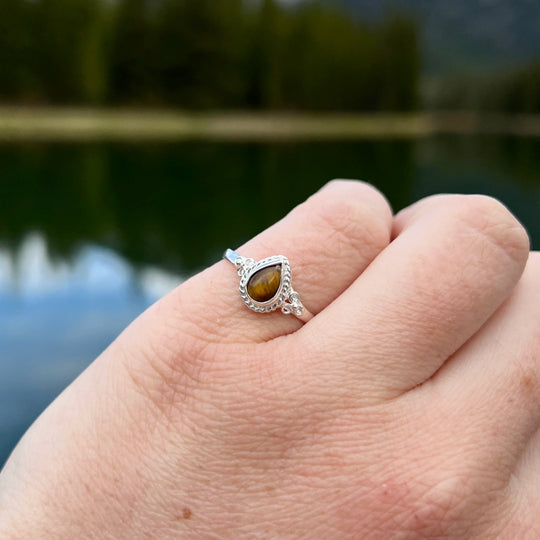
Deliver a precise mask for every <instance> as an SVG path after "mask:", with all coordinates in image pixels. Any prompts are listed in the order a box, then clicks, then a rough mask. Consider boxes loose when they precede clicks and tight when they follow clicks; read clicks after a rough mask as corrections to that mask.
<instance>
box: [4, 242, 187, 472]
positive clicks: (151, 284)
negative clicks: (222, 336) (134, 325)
mask: <svg viewBox="0 0 540 540" xmlns="http://www.w3.org/2000/svg"><path fill="white" fill-rule="evenodd" d="M181 281H182V280H181V278H180V277H179V276H176V275H173V274H170V273H168V272H165V271H163V270H160V269H158V268H141V269H137V270H135V269H134V268H133V267H132V266H131V265H130V263H129V262H128V261H126V260H125V259H123V258H122V257H120V256H119V255H117V254H116V253H114V252H113V251H111V250H110V249H104V248H101V247H98V246H91V245H88V246H86V247H84V248H82V249H80V250H79V251H78V252H77V253H76V254H75V255H74V257H73V258H72V260H70V261H65V260H53V259H51V257H50V256H49V254H48V250H47V244H46V241H45V239H44V237H43V235H41V234H39V233H33V234H30V235H28V236H27V237H26V238H25V239H24V240H23V241H22V243H21V246H20V248H19V249H17V250H16V252H15V253H12V252H8V251H7V250H5V249H4V250H0V306H1V307H0V462H2V461H3V459H4V458H5V457H6V455H7V452H8V451H9V449H10V448H11V447H12V446H13V444H14V443H15V442H16V440H17V439H18V438H19V437H20V435H21V434H22V432H23V431H24V429H25V427H26V426H27V425H28V424H29V423H31V422H32V420H33V419H34V418H35V417H36V415H37V414H39V412H40V411H41V410H42V409H43V408H44V407H45V406H46V405H47V403H48V402H49V401H50V400H51V399H52V397H53V396H55V395H56V394H58V393H59V392H60V391H61V390H62V388H63V387H65V386H66V384H68V383H69V381H71V380H72V379H73V378H75V377H76V376H77V375H78V374H79V373H80V372H81V371H82V370H83V369H84V368H85V367H86V366H87V365H88V364H89V362H90V361H91V360H92V359H93V358H94V357H96V356H97V355H98V354H99V353H100V352H101V351H102V350H103V349H104V348H105V347H106V346H107V344H108V343H109V342H110V341H112V339H114V337H115V336H116V335H117V334H118V333H119V332H120V331H121V330H122V329H123V328H124V327H125V326H126V324H127V323H128V322H129V321H130V320H132V319H133V318H134V317H136V316H137V315H138V314H139V313H140V312H141V311H143V310H144V309H145V308H146V307H147V306H148V305H150V304H151V303H152V302H154V301H155V300H156V299H157V298H159V297H161V296H163V295H164V294H166V293H167V292H168V291H169V290H171V289H172V288H173V287H175V286H176V285H178V284H179V283H180V282H181Z"/></svg>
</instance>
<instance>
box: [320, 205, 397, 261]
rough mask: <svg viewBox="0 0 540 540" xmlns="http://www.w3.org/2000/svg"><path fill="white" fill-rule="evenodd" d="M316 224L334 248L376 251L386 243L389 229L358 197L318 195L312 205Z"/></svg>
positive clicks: (388, 237)
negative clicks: (319, 196) (316, 218)
mask: <svg viewBox="0 0 540 540" xmlns="http://www.w3.org/2000/svg"><path fill="white" fill-rule="evenodd" d="M315 208H316V211H317V213H318V217H319V218H320V227H321V229H322V231H324V234H325V235H329V236H330V237H331V238H332V240H333V241H334V242H335V243H336V248H337V249H338V250H339V251H340V252H341V250H342V249H347V248H349V249H350V248H351V247H352V248H354V249H355V250H357V249H358V248H359V247H362V249H363V250H367V251H375V252H378V251H380V250H381V249H383V248H384V247H386V245H387V244H388V242H389V239H390V230H389V227H388V226H387V225H386V223H385V222H384V220H383V219H382V218H381V217H380V216H378V215H377V214H376V213H375V211H374V210H373V209H372V208H371V207H369V206H368V205H367V204H366V203H365V202H363V201H362V200H358V199H357V198H353V197H344V196H341V197H321V199H320V200H319V201H318V203H317V204H316V205H315Z"/></svg>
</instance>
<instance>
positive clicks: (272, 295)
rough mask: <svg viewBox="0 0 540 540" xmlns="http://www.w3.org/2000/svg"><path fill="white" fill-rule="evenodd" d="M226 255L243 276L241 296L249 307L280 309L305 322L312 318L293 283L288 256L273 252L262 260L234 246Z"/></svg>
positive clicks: (253, 308)
mask: <svg viewBox="0 0 540 540" xmlns="http://www.w3.org/2000/svg"><path fill="white" fill-rule="evenodd" d="M223 258H224V259H225V260H227V261H229V262H230V263H232V264H234V266H236V269H237V272H238V275H239V276H240V286H239V290H240V297H241V298H242V300H243V301H244V303H245V304H246V306H247V307H248V308H249V309H252V310H253V311H256V312H257V313H269V312H271V311H276V310H277V309H281V312H282V313H284V314H285V315H294V316H295V317H297V318H298V319H300V320H301V321H303V322H308V321H309V320H310V319H312V318H313V314H312V313H310V312H309V311H308V310H307V309H306V308H305V307H304V305H303V304H302V302H301V301H300V295H299V294H298V293H297V292H296V291H295V290H294V289H293V288H292V285H291V265H290V264H289V260H288V259H287V257H284V256H283V255H274V256H272V257H267V258H266V259H262V260H260V261H255V260H254V259H248V258H246V257H242V255H240V254H238V253H236V251H233V250H232V249H228V250H227V251H225V253H224V254H223Z"/></svg>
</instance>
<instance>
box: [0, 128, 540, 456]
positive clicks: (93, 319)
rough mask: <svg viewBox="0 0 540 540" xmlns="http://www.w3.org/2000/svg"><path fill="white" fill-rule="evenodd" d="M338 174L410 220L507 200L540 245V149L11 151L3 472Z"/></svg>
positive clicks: (379, 144)
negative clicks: (133, 340)
mask: <svg viewBox="0 0 540 540" xmlns="http://www.w3.org/2000/svg"><path fill="white" fill-rule="evenodd" d="M334 177H344V178H347V177H348V178H362V179H364V180H368V181H370V182H372V183H374V184H375V185H376V186H377V187H379V188H380V189H381V190H382V191H383V192H384V193H385V194H386V195H387V196H388V198H389V200H390V202H391V203H392V205H393V207H394V209H396V210H398V209H400V208H402V207H403V206H405V205H407V204H409V203H410V202H412V201H414V200H416V199H418V198H420V197H423V196H426V195H429V194H431V193H438V192H462V193H486V194H490V195H493V196H495V197H498V198H500V199H501V200H503V201H504V202H505V203H506V204H507V206H509V207H510V209H511V210H512V211H513V212H514V213H515V214H516V215H517V216H518V217H519V218H520V219H521V221H522V222H523V223H524V224H525V225H526V227H527V228H528V230H529V233H530V235H531V238H532V243H533V246H534V247H535V248H536V249H538V248H539V247H540V139H523V138H495V137H483V138H482V137H480V138H474V137H461V138H459V137H439V138H434V139H426V140H421V141H417V142H415V141H371V142H370V141H362V142H355V143H353V142H347V143H339V142H331V143H325V142H317V143H283V144H244V143H228V144H218V143H201V142H197V143H195V142H193V143H178V144H157V143H156V144H148V143H144V144H143V143H141V144H28V145H21V144H17V145H9V144H4V145H0V465H1V464H2V463H3V461H4V460H5V459H6V457H7V455H8V454H9V452H10V450H11V449H12V448H13V446H14V444H15V443H16V441H17V440H18V438H19V437H20V436H21V435H22V433H23V432H24V430H25V429H26V428H27V427H28V425H29V424H30V423H31V422H32V421H33V420H34V419H35V417H36V416H37V415H38V414H39V413H40V411H41V410H43V408H44V407H45V406H46V405H47V404H48V403H49V402H50V401H51V400H52V399H53V398H54V396H56V395H57V394H58V393H59V392H60V391H61V389H62V388H63V387H65V386H66V385H67V384H68V383H69V382H70V381H71V380H72V379H73V378H74V377H76V376H77V374H78V373H80V372H81V371H82V370H83V369H84V367H85V366H87V365H88V364H89V363H90V362H91V361H92V359H93V358H95V357H96V356H97V355H98V354H99V353H100V352H101V351H102V350H103V349H104V347H106V345H107V344H108V343H109V342H110V341H111V340H112V339H114V337H115V336H116V335H117V334H118V333H119V332H120V330H121V329H122V328H123V327H124V326H125V325H126V324H127V323H128V322H129V321H130V320H132V319H133V318H134V317H135V316H136V315H137V314H138V313H140V312H141V311H142V310H143V309H145V307H146V306H148V305H149V304H150V303H152V302H153V301H155V300H156V299H157V298H159V297H160V296H161V295H163V294H165V293H166V292H167V291H169V290H170V289H171V288H173V287H174V286H175V285H176V284H178V283H181V282H182V281H183V280H184V279H185V278H186V277H188V276H189V275H191V274H193V273H194V272H196V271H198V270H199V269H201V268H203V267H205V266H206V265H208V264H211V263H212V262H214V261H215V260H217V259H218V258H219V257H220V256H221V253H222V252H223V249H224V248H225V247H228V246H230V247H234V246H238V245H239V244H240V243H242V242H243V241H245V240H247V239H248V238H249V237H251V236H253V235H254V234H256V233H257V232H259V231H260V230H262V229H264V228H265V227H266V226H268V225H270V224H271V223H272V222H274V221H275V220H276V219H278V218H280V217H281V216H283V215H284V214H285V213H286V212H287V211H288V210H289V209H290V208H291V207H292V206H293V205H295V204H297V203H299V202H300V201H302V200H303V199H304V198H305V197H307V196H308V195H309V194H311V193H312V192H313V191H315V190H317V189H318V188H319V187H320V186H321V185H323V184H324V183H325V182H326V181H327V180H329V179H331V178H334Z"/></svg>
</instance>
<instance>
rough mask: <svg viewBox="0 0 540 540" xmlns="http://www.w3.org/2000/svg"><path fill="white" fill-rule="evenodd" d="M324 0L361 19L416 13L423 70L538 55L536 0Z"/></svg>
mask: <svg viewBox="0 0 540 540" xmlns="http://www.w3.org/2000/svg"><path fill="white" fill-rule="evenodd" d="M326 1H327V2H329V3H331V4H334V5H336V6H341V7H343V8H345V9H346V10H348V11H349V12H350V13H351V14H352V15H354V16H356V17H359V18H364V19H366V18H367V19H378V18H380V17H382V16H384V15H385V14H386V13H388V12H392V11H399V12H403V13H407V14H410V15H412V16H414V17H415V18H417V19H418V21H419V23H420V25H421V28H422V43H423V51H424V71H425V72H426V74H428V75H429V74H433V75H441V74H447V73H464V74H478V73H485V72H490V71H493V70H499V69H503V68H509V67H513V66H517V65H520V64H524V63H527V62H530V61H531V60H533V59H538V58H540V0H381V1H373V0H326ZM289 3H290V2H289Z"/></svg>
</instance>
